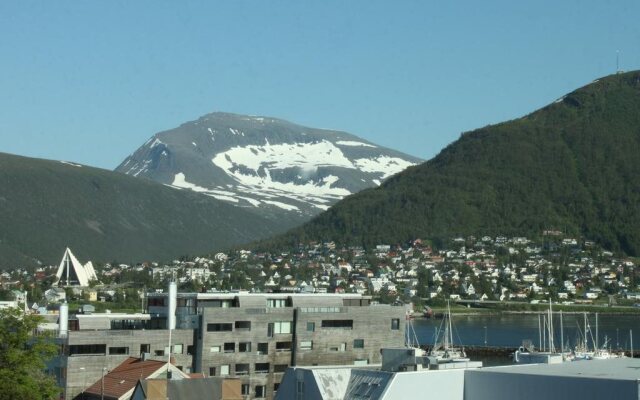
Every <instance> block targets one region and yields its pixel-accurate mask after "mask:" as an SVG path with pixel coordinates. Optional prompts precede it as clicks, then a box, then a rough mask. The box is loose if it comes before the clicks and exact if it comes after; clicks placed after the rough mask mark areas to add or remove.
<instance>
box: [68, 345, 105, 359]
mask: <svg viewBox="0 0 640 400" xmlns="http://www.w3.org/2000/svg"><path fill="white" fill-rule="evenodd" d="M105 354H107V345H106V344H72V345H71V346H69V355H70V356H81V355H105Z"/></svg>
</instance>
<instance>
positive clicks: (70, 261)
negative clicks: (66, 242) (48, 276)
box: [56, 247, 98, 286]
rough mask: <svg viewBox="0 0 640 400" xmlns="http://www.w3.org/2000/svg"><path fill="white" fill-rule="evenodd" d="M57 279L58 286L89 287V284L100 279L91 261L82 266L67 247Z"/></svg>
mask: <svg viewBox="0 0 640 400" xmlns="http://www.w3.org/2000/svg"><path fill="white" fill-rule="evenodd" d="M56 279H57V280H56V283H57V284H58V286H89V282H90V281H92V280H98V277H97V276H96V271H95V270H94V269H93V264H92V263H91V261H89V262H87V263H86V264H84V265H82V264H80V261H78V259H77V258H76V256H74V255H73V253H72V252H71V250H70V249H69V248H68V247H67V250H65V252H64V256H62V261H60V266H59V267H58V272H56Z"/></svg>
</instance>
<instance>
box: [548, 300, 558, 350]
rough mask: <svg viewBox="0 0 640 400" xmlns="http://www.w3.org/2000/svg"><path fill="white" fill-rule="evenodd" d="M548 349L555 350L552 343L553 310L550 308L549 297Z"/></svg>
mask: <svg viewBox="0 0 640 400" xmlns="http://www.w3.org/2000/svg"><path fill="white" fill-rule="evenodd" d="M549 351H550V352H551V353H553V352H555V351H556V349H555V346H554V344H553V310H552V309H551V299H549Z"/></svg>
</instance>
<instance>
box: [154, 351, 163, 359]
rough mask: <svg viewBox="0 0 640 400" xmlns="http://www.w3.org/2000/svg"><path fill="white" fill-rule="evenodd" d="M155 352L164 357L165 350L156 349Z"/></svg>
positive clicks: (157, 355)
mask: <svg viewBox="0 0 640 400" xmlns="http://www.w3.org/2000/svg"><path fill="white" fill-rule="evenodd" d="M153 354H155V355H156V357H162V356H164V350H156V351H155V352H154V353H153Z"/></svg>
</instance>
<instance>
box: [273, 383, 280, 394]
mask: <svg viewBox="0 0 640 400" xmlns="http://www.w3.org/2000/svg"><path fill="white" fill-rule="evenodd" d="M279 387H280V384H279V383H274V384H273V394H276V392H277V391H278V388H279Z"/></svg>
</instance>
